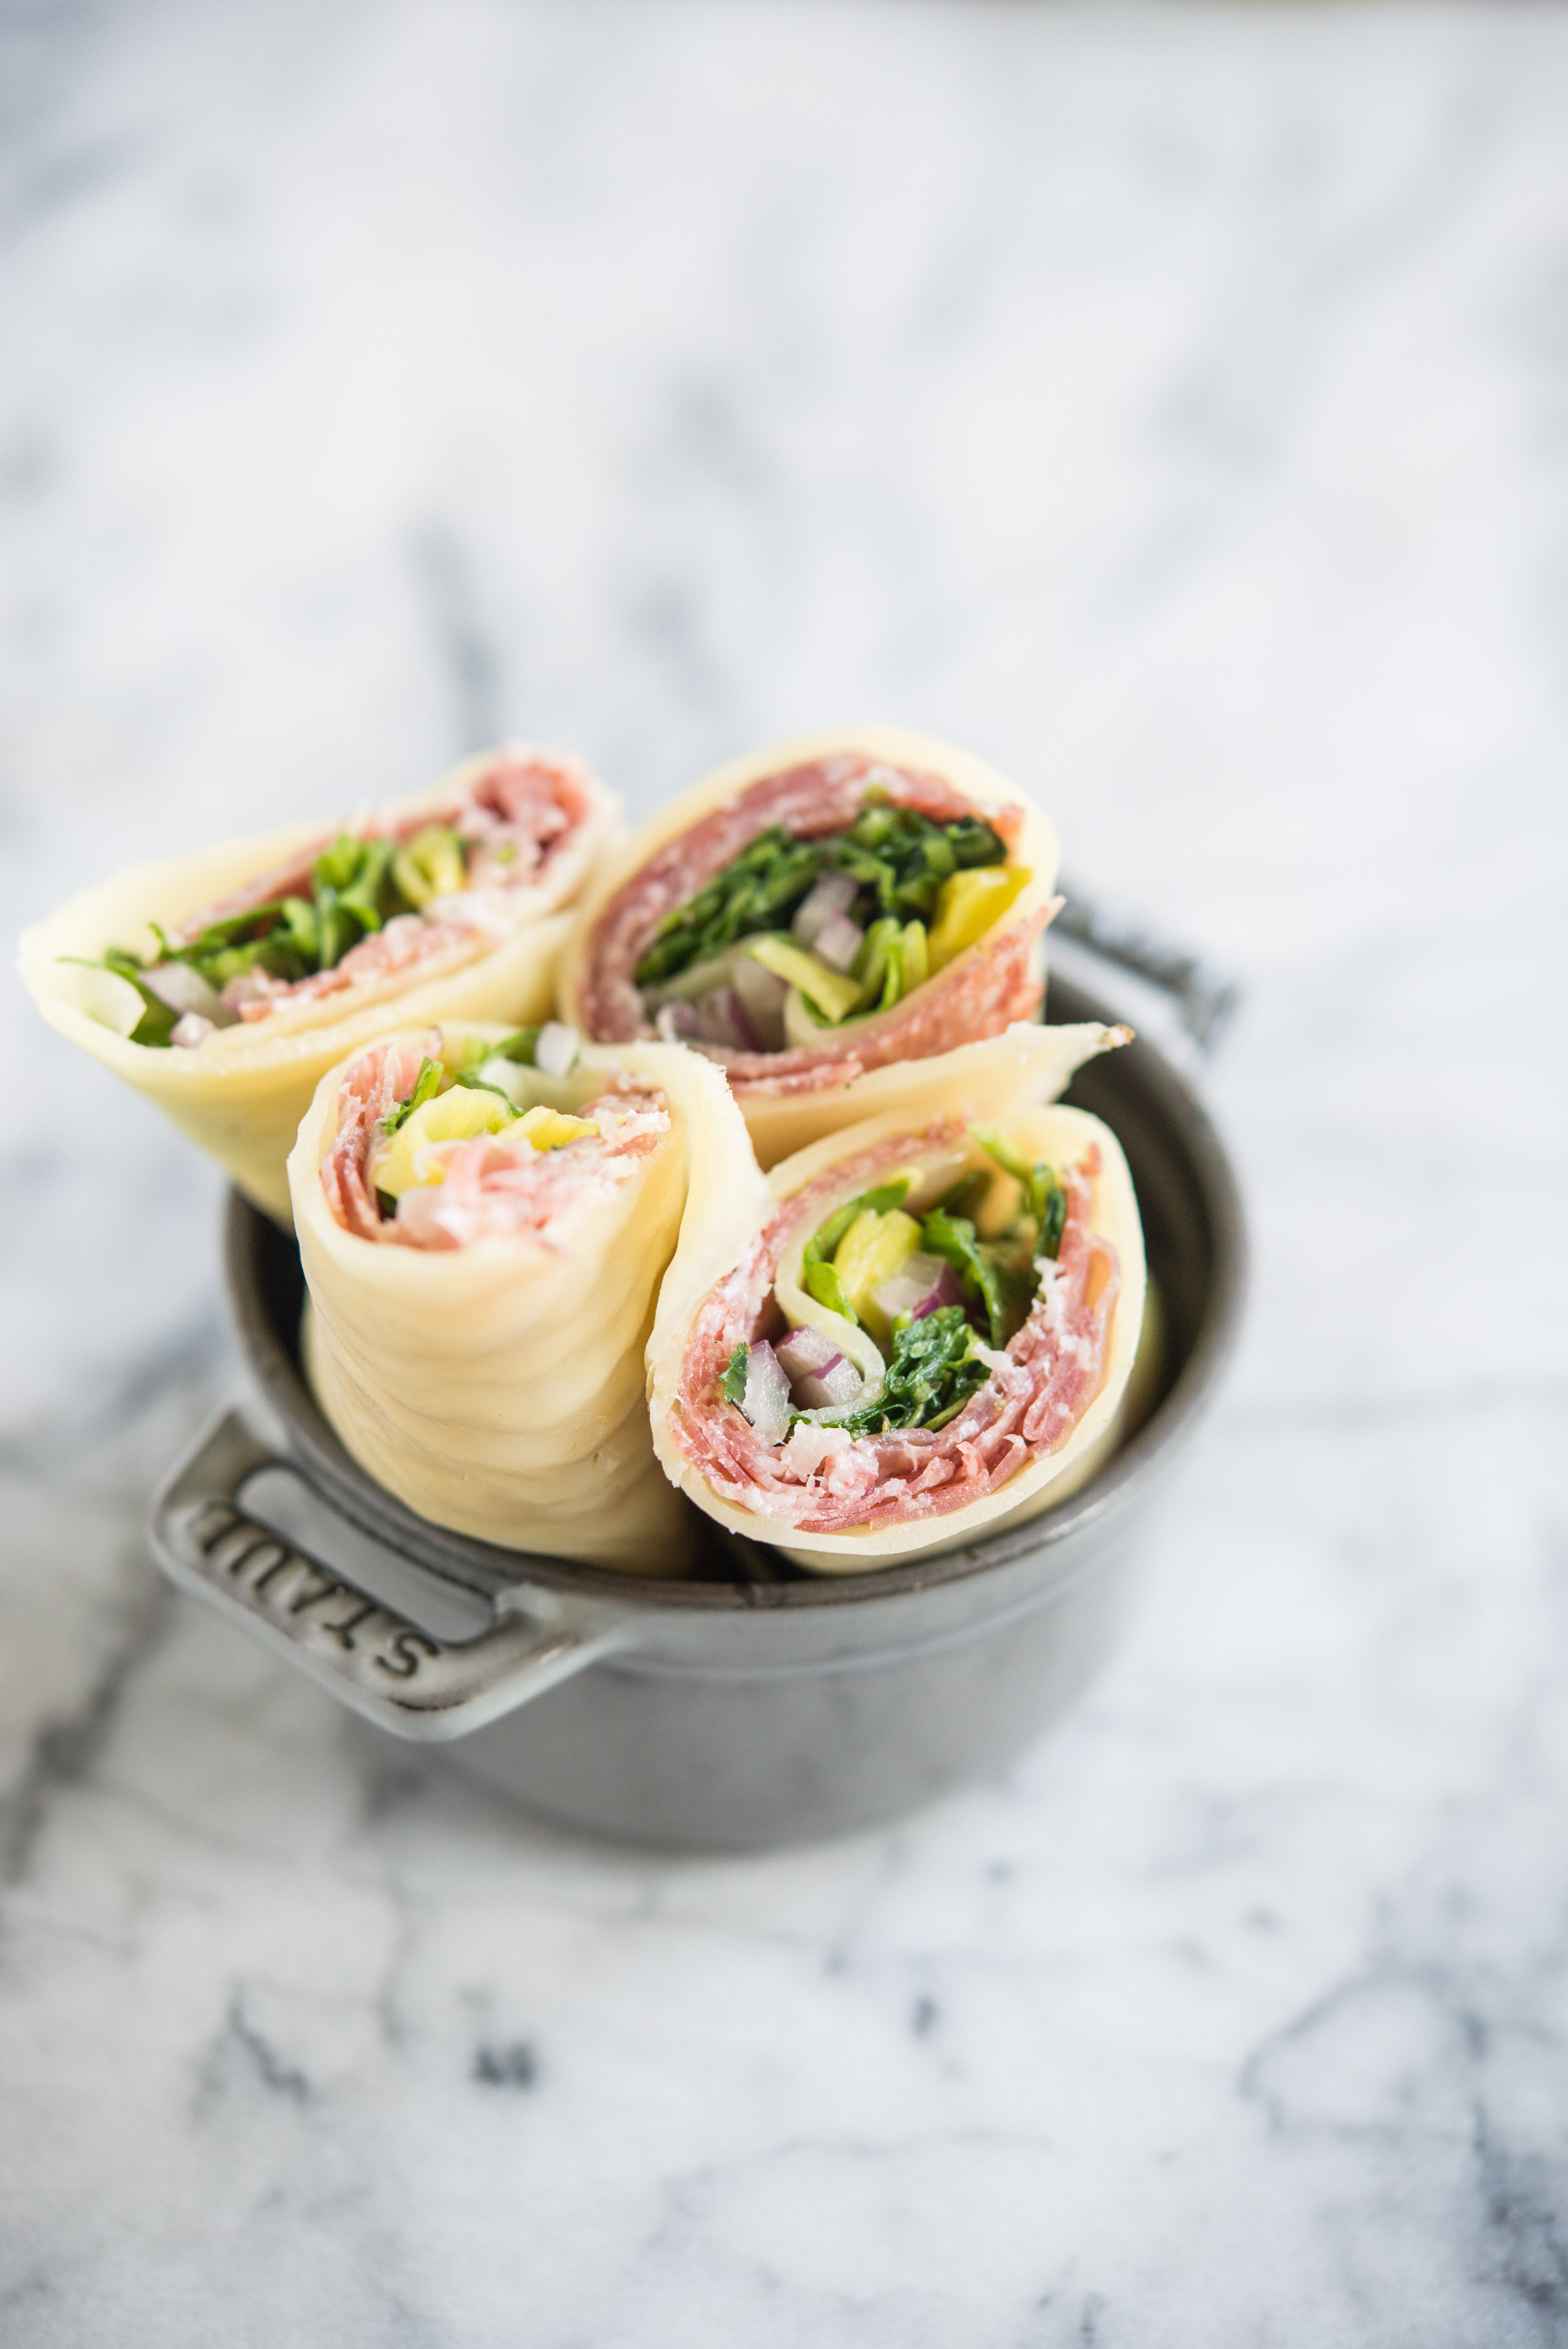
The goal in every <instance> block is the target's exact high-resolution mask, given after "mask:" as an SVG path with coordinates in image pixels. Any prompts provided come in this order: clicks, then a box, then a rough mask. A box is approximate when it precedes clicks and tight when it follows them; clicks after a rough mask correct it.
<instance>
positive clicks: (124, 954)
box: [59, 947, 180, 1050]
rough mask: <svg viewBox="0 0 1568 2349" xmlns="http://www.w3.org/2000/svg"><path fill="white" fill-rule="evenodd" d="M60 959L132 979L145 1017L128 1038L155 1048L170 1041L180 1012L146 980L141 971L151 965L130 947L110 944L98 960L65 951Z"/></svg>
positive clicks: (141, 1018) (142, 1014)
mask: <svg viewBox="0 0 1568 2349" xmlns="http://www.w3.org/2000/svg"><path fill="white" fill-rule="evenodd" d="M59 960H60V961H61V962H74V963H79V964H80V965H81V966H82V968H83V969H84V970H109V971H112V972H113V973H114V975H115V977H116V978H126V979H129V981H130V984H131V985H132V987H134V988H135V989H136V991H137V993H138V995H139V996H140V998H141V1017H140V1019H139V1020H138V1021H137V1023H136V1025H135V1027H134V1028H133V1029H132V1030H131V1031H130V1033H129V1036H128V1037H127V1038H126V1042H127V1043H128V1044H149V1045H150V1046H152V1047H153V1049H154V1050H157V1049H158V1048H159V1047H160V1046H166V1045H168V1044H169V1042H170V1037H171V1036H172V1035H173V1033H174V1030H175V1028H176V1027H177V1025H178V1024H179V1019H180V1014H179V1012H178V1011H176V1010H175V1009H173V1007H172V1006H171V1005H170V1004H168V1003H165V1001H164V1000H163V998H162V997H161V996H160V995H157V994H155V993H154V992H153V990H152V988H150V987H149V986H148V985H147V984H146V983H145V981H144V980H143V978H142V975H141V974H142V972H143V971H144V970H145V969H146V968H147V965H146V964H145V963H144V962H142V961H141V960H140V959H139V957H137V956H136V955H133V954H132V953H131V952H130V950H129V947H105V949H104V952H103V954H102V955H101V956H100V957H98V960H97V961H96V962H95V961H94V959H93V957H91V955H61V956H60V957H59Z"/></svg>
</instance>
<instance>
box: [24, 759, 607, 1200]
mask: <svg viewBox="0 0 1568 2349" xmlns="http://www.w3.org/2000/svg"><path fill="white" fill-rule="evenodd" d="M616 821H617V820H616V812H615V803H614V801H613V800H612V799H611V797H610V795H609V794H608V792H605V791H604V789H603V786H602V785H601V784H600V783H599V782H598V781H596V780H595V779H594V777H593V775H591V774H590V773H589V771H588V770H587V769H586V768H585V767H584V766H583V765H582V764H581V763H580V762H579V761H576V760H573V759H569V758H565V757H562V756H557V755H555V754H553V753H546V752H542V751H536V750H524V749H521V748H516V747H509V748H506V749H502V750H490V751H486V752H484V753H483V754H482V755H481V756H480V757H479V758H476V759H471V760H469V761H467V762H466V763H465V764H464V765H462V766H460V767H459V768H457V769H456V770H455V771H453V772H452V773H451V774H449V776H447V777H446V779H445V780H444V781H442V782H440V783H438V784H437V785H436V786H435V788H434V789H433V790H432V791H428V792H422V793H420V794H419V795H418V796H417V797H415V798H412V799H407V800H403V801H400V802H397V803H396V804H394V805H391V806H387V807H385V808H382V809H380V810H377V811H376V812H374V813H371V814H368V815H365V816H362V817H359V818H356V819H354V820H353V821H352V822H351V823H349V824H348V825H346V827H344V828H342V829H340V830H338V831H337V832H335V833H333V832H324V830H323V828H322V826H321V825H320V824H314V823H313V824H294V825H290V826H288V827H287V828H285V829H284V830H283V831H280V832H273V833H263V834H258V835H256V836H254V837H252V838H250V839H245V840H237V841H231V842H228V843H225V844H224V845H223V846H222V847H217V848H209V849H202V850H200V851H198V852H196V853H195V854H189V855H185V856H177V857H170V858H166V859H165V860H163V861H162V862H161V863H159V864H142V865H138V866H135V867H133V868H132V869H131V870H129V872H125V873H122V874H119V876H118V877H117V878H116V879H114V880H112V881H108V882H105V883H104V884H103V885H101V886H99V887H98V888H95V889H89V890H88V891H86V892H85V893H84V894H83V895H80V896H77V897H73V898H72V899H71V900H70V901H69V902H68V903H67V905H64V906H62V907H61V908H60V910H59V912H58V913H57V914H55V915H54V916H51V917H50V919H48V920H47V921H45V922H42V923H40V924H39V925H37V926H36V928H33V929H31V930H29V931H27V932H26V934H25V936H24V937H23V939H22V946H21V970H22V977H23V978H24V980H25V982H26V986H27V988H28V989H29V991H30V992H31V994H32V996H33V999H34V1000H35V1002H36V1004H37V1006H38V1009H40V1011H41V1012H42V1013H43V1015H44V1017H45V1019H47V1020H48V1021H49V1022H50V1024H51V1026H53V1027H55V1028H57V1029H58V1030H60V1032H61V1033H62V1035H65V1036H68V1037H69V1038H70V1040H71V1041H72V1042H73V1043H74V1044H79V1045H80V1046H81V1047H82V1049H83V1050H85V1051H88V1052H90V1053H91V1054H92V1055H93V1057H94V1059H95V1060H98V1061H102V1062H103V1063H104V1065H105V1067H106V1068H109V1069H112V1070H113V1071H114V1072H115V1074H116V1075H117V1076H119V1077H123V1078H124V1079H125V1081H126V1082H127V1083H129V1084H131V1085H134V1086H135V1087H136V1089H137V1091H138V1092H141V1093H144V1094H146V1095H147V1097H148V1098H149V1100H150V1101H154V1102H157V1104H158V1106H159V1107H160V1109H161V1110H162V1111H164V1112H165V1113H166V1114H167V1115H168V1116H169V1117H170V1118H171V1119H172V1120H173V1122H174V1123H175V1124H176V1125H177V1126H179V1127H180V1129H181V1132H182V1133H186V1134H188V1135H189V1136H190V1138H191V1140H192V1141H193V1142H196V1143H200V1144H201V1148H202V1149H204V1150H206V1151H208V1152H210V1153H211V1155H212V1156H213V1157H214V1158H216V1159H217V1160H218V1161H219V1162H220V1164H222V1166H224V1167H225V1168H226V1169H227V1171H228V1173H229V1174H230V1175H231V1177H232V1180H233V1181H234V1183H235V1184H236V1185H238V1187H239V1188H240V1189H241V1190H242V1192H243V1193H244V1194H245V1196H246V1197H247V1198H248V1199H251V1200H253V1202H254V1204H255V1205H256V1206H259V1207H262V1208H263V1209H264V1210H265V1211H266V1213H267V1214H269V1215H271V1216H275V1217H277V1218H278V1220H279V1221H282V1222H286V1221H287V1217H288V1212H289V1201H288V1183H287V1179H286V1177H285V1174H284V1162H285V1160H286V1159H287V1157H288V1154H289V1151H290V1149H291V1148H292V1147H293V1144H294V1135H295V1133H296V1132H297V1130H298V1127H299V1122H300V1119H301V1118H302V1117H303V1116H304V1112H305V1110H306V1108H307V1107H308V1106H309V1103H310V1099H311V1095H312V1094H313V1092H315V1087H316V1085H317V1083H318V1082H319V1081H320V1079H321V1077H322V1075H323V1073H324V1071H326V1070H327V1069H330V1068H332V1067H333V1066H334V1065H335V1063H336V1062H337V1061H341V1060H342V1059H343V1058H344V1056H345V1055H346V1053H349V1052H352V1051H354V1050H356V1049H357V1048H358V1047H359V1046H360V1045H362V1044H366V1043H368V1042H369V1041H370V1040H371V1039H372V1038H374V1037H376V1036H379V1035H385V1034H387V1032H388V1031H389V1030H392V1029H395V1028H401V1027H404V1026H407V1025H409V1024H414V1025H418V1024H421V1023H424V1022H428V1021H431V1020H441V1019H504V1020H510V1021H512V1022H514V1023H521V1022H523V1021H530V1020H537V1019H546V1018H548V1016H549V1013H550V1011H551V1009H552V1004H553V999H554V997H553V989H554V973H555V964H556V961H557V959H558V957H559V955H560V951H561V947H562V940H563V938H564V936H565V934H566V931H567V929H568V927H569V926H570V915H569V913H568V911H567V908H568V907H569V906H570V905H572V903H573V900H574V899H575V898H576V896H577V895H578V894H579V892H580V891H581V890H582V888H583V885H584V883H585V882H586V880H587V879H588V876H589V874H591V872H592V871H593V867H594V865H595V864H596V862H597V860H598V858H599V857H600V855H601V854H603V850H604V849H605V847H606V846H607V844H608V843H609V842H610V840H611V839H612V837H613V836H614V832H615V830H616Z"/></svg>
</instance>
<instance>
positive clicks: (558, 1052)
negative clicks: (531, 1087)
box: [533, 1019, 578, 1077]
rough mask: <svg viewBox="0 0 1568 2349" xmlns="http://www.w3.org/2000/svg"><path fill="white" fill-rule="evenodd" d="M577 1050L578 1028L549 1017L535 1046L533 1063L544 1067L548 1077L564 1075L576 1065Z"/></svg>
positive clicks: (538, 1066) (538, 1067)
mask: <svg viewBox="0 0 1568 2349" xmlns="http://www.w3.org/2000/svg"><path fill="white" fill-rule="evenodd" d="M577 1052H578V1037H577V1030H576V1029H575V1028H568V1027H567V1026H566V1025H565V1023H564V1022H563V1021H562V1020H560V1019H547V1020H546V1021H545V1023H544V1025H543V1027H542V1029H541V1030H540V1031H539V1041H538V1042H537V1044H535V1046H534V1048H533V1065H534V1067H535V1068H536V1069H542V1070H543V1071H544V1073H545V1075H546V1076H547V1077H564V1076H565V1075H567V1074H568V1072H569V1071H571V1070H572V1069H573V1067H575V1065H576V1061H577Z"/></svg>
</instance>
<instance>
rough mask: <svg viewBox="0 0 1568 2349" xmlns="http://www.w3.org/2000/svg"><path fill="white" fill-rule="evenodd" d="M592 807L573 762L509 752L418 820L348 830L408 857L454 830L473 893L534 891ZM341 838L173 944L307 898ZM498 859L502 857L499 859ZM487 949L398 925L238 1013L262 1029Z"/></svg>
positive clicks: (309, 851) (417, 925) (240, 892)
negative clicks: (429, 828) (281, 1013)
mask: <svg viewBox="0 0 1568 2349" xmlns="http://www.w3.org/2000/svg"><path fill="white" fill-rule="evenodd" d="M591 805H592V802H591V800H590V796H589V792H588V785H587V777H586V774H585V772H584V770H583V768H582V767H581V766H580V765H578V763H577V762H576V761H574V760H571V759H555V758H544V757H542V756H540V755H538V754H537V753H532V752H530V753H521V752H516V751H502V752H500V754H498V756H497V757H496V758H495V759H494V760H493V761H491V763H490V765H489V766H488V767H486V768H484V769H483V770H482V771H481V772H480V773H479V774H478V775H475V776H472V777H470V778H469V781H466V782H464V783H461V784H459V786H458V788H457V789H456V790H455V791H453V792H450V793H449V795H448V796H447V797H446V798H445V799H443V800H441V801H440V802H438V803H436V804H435V805H432V806H428V807H425V808H421V809H420V810H419V812H418V813H417V814H413V815H402V816H399V817H397V818H396V819H393V818H391V817H381V816H377V815H374V814H373V815H370V816H367V817H366V818H364V819H362V820H361V821H359V822H357V823H353V824H350V825H347V826H346V827H344V829H346V830H347V831H348V832H349V833H351V835H352V836H353V837H354V838H355V839H357V840H394V841H396V842H397V844H398V846H399V847H402V846H403V845H405V844H406V843H407V842H408V841H410V840H412V839H413V837H414V835H415V833H418V832H421V831H423V830H424V828H425V826H426V825H427V824H433V823H439V824H447V825H449V826H450V827H451V829H452V830H453V831H455V832H457V833H459V834H460V836H461V837H462V839H463V840H464V841H466V842H468V843H471V846H470V854H469V886H470V887H472V888H484V889H500V890H511V889H520V888H524V887H529V888H531V887H536V886H537V885H539V883H540V882H541V881H542V879H543V878H544V876H545V874H546V873H547V871H548V868H549V866H550V864H551V863H552V860H553V859H554V858H555V857H556V856H557V855H558V854H560V852H561V851H562V848H564V847H565V845H566V844H567V843H568V842H569V841H570V839H571V837H572V835H573V833H575V832H576V831H577V829H578V827H579V826H580V825H581V824H582V823H583V821H584V820H585V818H586V817H587V816H588V814H589V812H590V809H591ZM336 837H337V833H335V832H334V833H322V834H321V836H320V838H319V839H317V840H314V841H312V842H311V843H309V845H308V846H307V847H305V848H303V849H301V850H300V851H299V852H298V854H296V855H294V856H292V857H291V858H290V859H289V860H288V862H287V863H286V864H278V865H274V866H273V868H272V870H271V871H270V872H266V873H259V874H256V875H255V876H254V878H253V879H252V880H250V881H247V882H246V883H245V885H244V886H243V887H242V888H240V889H235V890H232V891H231V893H230V894H229V895H228V896H226V897H221V898H219V899H217V900H216V901H215V903H213V904H212V905H203V906H202V907H201V910H200V911H199V912H198V913H195V914H192V915H191V916H190V917H189V919H188V920H186V921H184V922H182V923H181V926H180V927H179V928H178V930H176V931H175V932H173V933H172V935H173V937H174V941H175V943H176V944H177V945H179V944H183V943H185V942H187V941H189V940H190V939H191V938H193V937H195V936H198V934H199V933H200V932H201V931H202V930H204V929H205V928H206V927H207V926H208V924H209V923H211V922H221V921H226V920H228V919H230V918H231V917H232V916H233V915H235V914H242V913H245V912H247V911H248V910H249V908H250V907H252V906H253V905H269V904H271V903H272V902H273V900H274V899H275V898H278V897H299V896H304V895H308V893H309V890H310V885H311V868H312V867H313V865H314V864H315V860H316V858H317V857H318V856H319V855H320V854H321V853H322V851H323V850H324V849H325V848H330V846H331V845H332V843H333V841H334V840H335V839H336ZM498 850H500V851H501V852H503V853H502V854H500V855H498V854H497V853H496V852H497V851H498ZM485 943H486V940H485V936H484V933H483V932H482V931H477V930H476V929H475V928H474V927H473V926H470V925H469V924H466V923H461V922H455V921H441V920H427V919H426V918H425V917H424V916H422V915H419V914H403V915H399V916H397V918H396V919H395V920H393V921H390V922H388V923H387V926H386V928H385V929H382V930H377V931H373V932H372V933H371V935H370V936H368V937H365V938H361V939H360V941H359V944H358V945H357V946H356V947H350V949H349V951H348V953H347V954H346V955H345V956H344V957H342V959H341V961H339V962H337V963H335V965H334V966H333V968H332V969H330V970H322V971H316V972H314V973H313V974H312V975H311V976H310V977H309V978H301V979H295V980H294V981H292V982H291V981H288V980H284V979H273V978H270V977H269V976H268V975H267V974H266V973H265V972H257V973H255V974H253V985H254V988H255V992H254V993H253V994H252V995H251V996H250V997H249V998H248V999H243V1000H241V1001H239V1002H238V1003H237V1004H236V1006H235V1008H236V1009H237V1010H238V1011H239V1013H240V1016H241V1018H242V1019H247V1020H255V1019H265V1018H266V1016H267V1014H268V1013H269V1012H270V1011H273V1010H274V1009H276V1007H277V1006H278V1005H279V1004H280V1003H300V1002H310V1001H314V1000H315V999H317V998H318V997H321V996H324V995H335V994H337V993H339V992H341V991H342V990H343V989H345V988H350V987H356V986H359V985H361V984H363V983H364V982H365V981H366V980H370V979H378V978H388V977H401V976H402V974H403V973H404V972H405V971H407V970H409V969H411V968H413V967H414V966H415V965H416V964H419V963H424V962H428V961H430V960H433V959H434V958H435V957H437V956H438V955H439V956H446V957H452V956H453V954H454V951H455V950H456V949H458V948H461V949H462V951H463V953H464V954H465V955H467V956H471V955H472V954H473V953H474V951H475V950H476V948H478V949H480V950H481V951H482V949H483V947H484V945H485Z"/></svg>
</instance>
